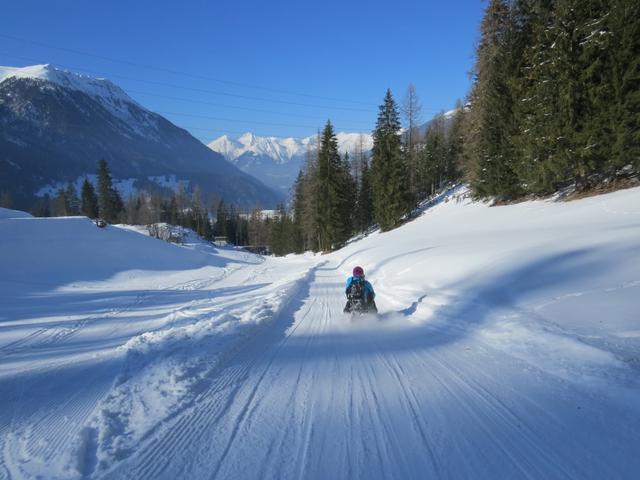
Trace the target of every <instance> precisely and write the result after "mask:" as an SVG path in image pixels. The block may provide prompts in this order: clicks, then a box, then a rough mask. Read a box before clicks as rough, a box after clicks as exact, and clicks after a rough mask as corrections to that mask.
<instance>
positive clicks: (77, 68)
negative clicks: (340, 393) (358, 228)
mask: <svg viewBox="0 0 640 480" xmlns="http://www.w3.org/2000/svg"><path fill="white" fill-rule="evenodd" d="M0 55H5V56H8V57H13V58H20V59H23V60H28V61H30V62H39V60H36V59H34V58H29V57H25V56H22V55H13V54H9V53H4V52H0ZM56 65H57V66H60V67H63V68H66V69H69V70H70V71H74V70H75V71H82V72H87V73H91V74H93V75H104V76H106V77H116V78H122V79H123V80H129V81H133V82H141V83H147V84H149V85H159V86H162V87H169V88H175V89H178V90H190V91H193V92H198V93H208V94H211V95H221V96H226V97H233V98H242V99H245V100H256V101H259V102H270V103H279V104H283V105H294V106H298V107H310V108H323V109H327V110H347V111H352V112H369V113H370V112H374V111H375V110H372V109H365V108H352V107H336V106H329V105H317V104H311V103H301V102H290V101H287V100H276V99H273V98H264V97H254V96H250V95H241V94H237V93H227V92H220V91H217V90H208V89H204V88H195V87H186V86H182V85H176V84H172V83H165V82H158V81H155V80H143V79H140V78H134V77H129V76H127V75H119V74H116V73H111V74H109V73H105V72H98V71H96V70H90V69H87V68H83V67H75V66H70V65H66V64H65V65H63V64H56Z"/></svg>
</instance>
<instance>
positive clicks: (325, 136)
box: [316, 121, 353, 251]
mask: <svg viewBox="0 0 640 480" xmlns="http://www.w3.org/2000/svg"><path fill="white" fill-rule="evenodd" d="M316 181H317V183H318V189H317V209H318V210H317V212H318V213H317V214H318V225H319V232H318V233H319V238H318V248H319V250H324V251H326V250H332V249H333V248H335V247H337V246H339V245H341V244H342V242H344V241H345V240H346V239H347V238H348V237H349V235H350V234H351V219H350V214H351V206H352V205H353V202H352V198H353V197H352V193H353V192H352V191H350V187H351V185H350V184H351V178H350V173H349V169H348V168H347V167H346V165H345V163H344V162H343V160H342V159H341V158H340V154H339V153H338V139H337V137H336V135H335V133H334V131H333V126H332V125H331V122H330V121H327V123H326V125H325V127H324V130H323V132H322V137H321V138H320V148H319V150H318V167H317V180H316Z"/></svg>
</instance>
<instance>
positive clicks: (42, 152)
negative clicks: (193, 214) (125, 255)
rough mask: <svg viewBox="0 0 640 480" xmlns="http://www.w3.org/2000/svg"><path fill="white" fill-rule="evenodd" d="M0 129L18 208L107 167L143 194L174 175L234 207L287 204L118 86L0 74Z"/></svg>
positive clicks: (41, 69)
mask: <svg viewBox="0 0 640 480" xmlns="http://www.w3.org/2000/svg"><path fill="white" fill-rule="evenodd" d="M0 126H1V127H2V128H1V129H0V172H1V173H2V175H0V191H4V192H9V193H10V194H11V196H12V197H13V199H14V202H15V203H16V205H17V206H22V207H24V206H28V205H29V204H30V203H31V204H33V202H34V201H35V198H34V197H35V194H36V193H37V192H39V191H41V190H42V188H43V187H46V186H47V185H55V184H57V183H60V182H67V181H74V180H76V179H77V178H78V177H80V176H85V175H87V174H92V173H95V169H96V164H97V162H98V160H100V159H105V160H107V161H108V162H109V165H110V168H111V171H112V174H113V176H114V178H115V179H134V181H135V185H134V186H135V187H136V188H137V189H141V188H149V189H158V188H161V186H159V185H158V182H153V181H150V177H161V176H172V175H173V176H175V177H176V178H177V179H178V180H180V181H182V182H183V183H185V184H186V185H187V186H188V187H190V189H193V188H195V186H196V185H198V186H200V188H201V190H202V191H203V193H205V194H214V195H216V196H218V197H222V198H224V199H225V201H227V202H229V203H236V204H239V205H247V206H249V205H257V204H259V205H263V206H265V207H269V206H273V205H275V204H276V203H277V202H279V201H280V200H281V199H282V196H281V195H280V194H279V193H277V192H275V191H273V190H272V189H270V188H268V187H267V186H265V185H264V184H263V183H262V182H260V181H259V180H258V179H256V178H254V177H252V176H250V175H248V174H246V173H244V172H242V171H241V170H239V169H238V168H236V167H234V166H233V165H231V164H229V163H228V162H227V161H225V159H224V158H223V157H222V156H221V155H219V154H216V153H215V152H213V151H211V150H210V149H209V148H207V147H206V146H205V145H204V144H203V143H202V142H200V141H199V140H197V139H196V138H194V137H193V136H192V135H191V134H190V133H189V132H188V131H187V130H185V129H183V128H180V127H178V126H176V125H174V124H173V123H171V122H170V121H169V120H167V119H165V118H164V117H162V116H161V115H159V114H157V113H154V112H151V111H150V110H148V109H146V108H144V107H142V106H141V105H140V104H138V103H137V102H135V100H133V99H132V98H131V97H129V96H128V95H127V94H126V92H124V90H122V89H121V88H120V87H118V86H117V85H115V84H114V83H112V82H111V81H109V80H105V79H96V78H93V77H89V76H85V75H80V74H76V73H73V72H69V71H67V70H62V69H59V68H56V67H54V66H51V65H48V64H45V65H34V66H31V67H24V68H17V67H0Z"/></svg>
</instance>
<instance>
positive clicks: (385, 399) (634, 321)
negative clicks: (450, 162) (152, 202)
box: [0, 189, 640, 479]
mask: <svg viewBox="0 0 640 480" xmlns="http://www.w3.org/2000/svg"><path fill="white" fill-rule="evenodd" d="M355 265H362V266H363V267H364V269H365V271H366V273H367V278H368V279H369V280H370V281H371V282H372V284H373V286H374V288H375V289H376V292H377V293H378V296H377V298H376V300H377V303H378V308H379V310H380V315H379V316H377V317H373V316H371V317H369V316H367V317H354V318H351V317H349V316H346V315H344V314H343V313H342V307H343V305H344V291H343V289H344V280H345V279H346V277H347V276H348V274H349V273H350V271H351V269H352V268H353V267H354V266H355ZM639 312H640V189H631V190H626V191H620V192H616V193H611V194H607V195H602V196H598V197H592V198H587V199H583V200H579V201H574V202H570V203H555V202H551V201H538V202H525V203H520V204H517V205H512V206H504V207H491V208H490V207H488V206H487V205H485V204H481V203H472V202H470V201H469V200H468V199H466V198H465V195H464V190H463V189H458V190H456V191H454V192H452V193H450V194H449V195H448V196H446V197H444V198H443V199H442V201H441V202H439V203H438V204H436V205H435V206H433V207H431V208H428V209H426V210H425V212H424V214H423V215H422V216H421V217H420V218H418V219H416V220H414V221H413V222H411V223H409V224H407V225H405V226H403V227H401V228H399V229H397V230H395V231H392V232H388V233H384V234H380V233H373V234H371V235H369V236H368V237H366V238H364V239H361V240H358V241H355V242H353V243H351V244H350V245H349V246H347V247H346V248H344V249H342V250H340V251H338V252H334V253H332V254H329V255H301V256H289V257H286V258H279V259H278V258H261V257H258V256H254V255H251V254H248V253H245V252H242V251H240V250H234V249H226V248H225V249H217V248H214V247H212V246H209V245H205V244H203V243H200V242H198V241H197V240H195V239H193V238H191V239H189V242H188V243H187V244H186V245H184V246H177V245H173V244H168V243H165V242H163V241H160V240H156V239H153V238H149V237H147V236H145V235H144V234H141V233H140V232H137V231H135V230H132V229H128V228H120V227H114V226H110V227H107V228H106V229H98V228H96V227H95V226H94V225H93V224H92V223H91V222H90V221H89V220H87V219H86V218H80V217H75V218H52V219H40V218H31V217H29V216H28V215H27V214H23V213H21V212H16V211H11V210H6V209H0V478H11V479H22V478H60V479H63V478H64V479H79V478H109V479H116V478H131V479H157V478H160V479H177V478H191V479H200V478H206V479H210V478H221V479H223V478H224V479H252V478H268V479H292V478H301V479H308V478H312V479H338V478H363V479H383V478H384V479H388V478H397V479H409V478H416V479H418V478H420V479H423V478H438V479H440V478H442V479H445V478H446V479H524V478H527V479H636V478H640V477H639V475H640V473H639V472H640V317H639Z"/></svg>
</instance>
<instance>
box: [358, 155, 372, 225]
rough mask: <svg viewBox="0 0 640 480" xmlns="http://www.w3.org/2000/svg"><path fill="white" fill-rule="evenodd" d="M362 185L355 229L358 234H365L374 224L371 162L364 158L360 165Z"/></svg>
mask: <svg viewBox="0 0 640 480" xmlns="http://www.w3.org/2000/svg"><path fill="white" fill-rule="evenodd" d="M359 176H360V185H359V186H358V200H357V203H356V214H355V227H356V230H357V231H358V232H364V231H365V230H366V229H367V228H369V227H370V226H371V225H372V224H373V198H372V192H371V170H370V169H369V162H368V161H367V159H366V158H363V159H362V161H361V163H360V175H359Z"/></svg>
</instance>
